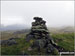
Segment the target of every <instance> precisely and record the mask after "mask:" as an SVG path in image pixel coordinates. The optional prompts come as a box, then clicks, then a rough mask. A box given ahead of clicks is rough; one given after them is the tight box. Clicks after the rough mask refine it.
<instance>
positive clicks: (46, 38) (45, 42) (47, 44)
mask: <svg viewBox="0 0 75 56" xmlns="http://www.w3.org/2000/svg"><path fill="white" fill-rule="evenodd" d="M33 19H34V20H35V22H32V27H31V32H30V33H29V34H27V38H26V41H30V40H31V39H35V41H34V42H33V44H32V46H31V48H37V50H38V51H40V50H41V49H42V48H43V49H45V50H46V52H47V53H49V54H50V53H52V52H54V50H57V49H56V48H55V47H54V46H53V45H55V43H54V41H53V39H52V38H51V37H50V33H49V31H48V29H47V27H46V21H44V20H43V19H42V18H41V17H34V18H33ZM57 53H58V52H57Z"/></svg>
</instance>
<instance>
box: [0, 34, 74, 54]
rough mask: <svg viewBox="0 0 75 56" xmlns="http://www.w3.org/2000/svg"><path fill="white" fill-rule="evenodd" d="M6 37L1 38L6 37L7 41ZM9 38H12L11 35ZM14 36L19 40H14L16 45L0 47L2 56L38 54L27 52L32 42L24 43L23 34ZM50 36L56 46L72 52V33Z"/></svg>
mask: <svg viewBox="0 0 75 56" xmlns="http://www.w3.org/2000/svg"><path fill="white" fill-rule="evenodd" d="M8 35H10V34H8ZM8 35H7V36H4V37H3V38H5V37H6V38H7V39H8ZM10 36H11V37H12V34H11V35H10ZM16 36H19V37H20V38H19V39H16V41H17V42H18V44H17V45H12V46H1V54H2V55H23V54H31V55H33V54H34V55H35V54H38V51H37V50H36V49H35V50H32V51H28V48H29V47H30V46H31V43H32V41H30V42H31V43H29V42H26V41H25V38H26V34H25V33H24V34H17V35H16ZM51 36H52V38H53V39H54V41H55V43H57V44H58V46H61V47H63V48H64V49H65V50H66V51H74V33H62V34H52V35H51ZM14 37H15V35H14ZM6 38H5V39H6ZM41 54H42V55H45V52H44V50H42V51H41Z"/></svg>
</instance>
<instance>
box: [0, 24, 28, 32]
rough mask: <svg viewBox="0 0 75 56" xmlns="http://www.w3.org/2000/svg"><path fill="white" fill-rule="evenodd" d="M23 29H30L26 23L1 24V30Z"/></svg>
mask: <svg viewBox="0 0 75 56" xmlns="http://www.w3.org/2000/svg"><path fill="white" fill-rule="evenodd" d="M22 29H28V27H27V26H26V25H25V26H24V25H9V26H3V25H1V27H0V31H9V30H22Z"/></svg>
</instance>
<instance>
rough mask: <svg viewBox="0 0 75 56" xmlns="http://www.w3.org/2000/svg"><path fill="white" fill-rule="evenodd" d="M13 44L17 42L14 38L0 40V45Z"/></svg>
mask: <svg viewBox="0 0 75 56" xmlns="http://www.w3.org/2000/svg"><path fill="white" fill-rule="evenodd" d="M15 44H17V42H16V41H15V40H14V38H10V39H8V40H1V45H8V46H11V45H15Z"/></svg>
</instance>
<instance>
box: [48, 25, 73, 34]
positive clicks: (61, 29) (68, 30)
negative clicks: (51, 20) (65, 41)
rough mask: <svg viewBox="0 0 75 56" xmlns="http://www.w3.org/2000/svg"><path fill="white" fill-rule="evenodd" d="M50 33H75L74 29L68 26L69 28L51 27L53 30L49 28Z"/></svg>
mask: <svg viewBox="0 0 75 56" xmlns="http://www.w3.org/2000/svg"><path fill="white" fill-rule="evenodd" d="M48 29H49V31H50V32H52V33H64V32H65V33H72V32H74V27H72V26H67V27H56V28H54V27H51V28H48Z"/></svg>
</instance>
